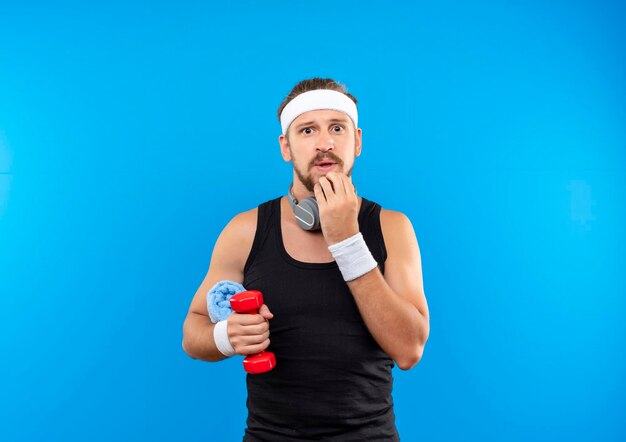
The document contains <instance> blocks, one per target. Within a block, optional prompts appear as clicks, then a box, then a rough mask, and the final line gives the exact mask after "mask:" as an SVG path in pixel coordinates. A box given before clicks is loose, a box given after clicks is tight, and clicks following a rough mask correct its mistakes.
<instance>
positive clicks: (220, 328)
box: [213, 319, 235, 356]
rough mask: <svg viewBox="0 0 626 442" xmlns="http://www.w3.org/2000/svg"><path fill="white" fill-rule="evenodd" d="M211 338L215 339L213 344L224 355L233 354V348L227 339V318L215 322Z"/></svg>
mask: <svg viewBox="0 0 626 442" xmlns="http://www.w3.org/2000/svg"><path fill="white" fill-rule="evenodd" d="M213 339H214V340H215V346H216V347H217V349H218V350H219V351H220V353H222V354H223V355H224V356H233V355H234V354H235V349H234V348H233V346H232V344H231V343H230V339H228V320H227V319H224V320H222V321H219V322H218V323H217V324H215V328H213Z"/></svg>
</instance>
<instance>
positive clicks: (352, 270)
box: [328, 232, 378, 282]
mask: <svg viewBox="0 0 626 442" xmlns="http://www.w3.org/2000/svg"><path fill="white" fill-rule="evenodd" d="M328 250H330V253H332V255H333V258H335V261H337V265H338V266H339V270H341V274H342V275H343V279H344V281H346V282H347V281H352V280H353V279H356V278H358V277H359V276H363V275H365V274H366V273H367V272H369V271H370V270H372V269H373V268H375V267H376V266H377V265H378V263H377V262H376V260H375V259H374V257H373V256H372V252H370V249H368V248H367V244H365V240H364V239H363V234H362V233H361V232H358V233H355V234H354V235H353V236H351V237H350V238H346V239H344V240H343V241H340V242H338V243H337V244H333V245H330V246H328Z"/></svg>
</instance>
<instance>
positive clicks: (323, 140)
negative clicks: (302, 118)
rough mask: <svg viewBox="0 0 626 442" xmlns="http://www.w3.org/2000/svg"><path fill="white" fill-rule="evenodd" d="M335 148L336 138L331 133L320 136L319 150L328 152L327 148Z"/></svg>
mask: <svg viewBox="0 0 626 442" xmlns="http://www.w3.org/2000/svg"><path fill="white" fill-rule="evenodd" d="M334 148H335V140H333V137H332V136H331V134H322V135H320V137H319V138H318V142H317V150H321V151H322V152H326V151H327V150H332V149H334Z"/></svg>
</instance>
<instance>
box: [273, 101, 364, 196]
mask: <svg viewBox="0 0 626 442" xmlns="http://www.w3.org/2000/svg"><path fill="white" fill-rule="evenodd" d="M287 137H288V138H287ZM287 137H285V136H283V135H281V136H280V137H279V139H278V140H279V143H280V147H281V153H282V155H283V158H284V159H285V161H291V162H292V163H293V168H294V171H295V173H296V175H297V176H298V179H299V180H300V181H301V182H302V184H304V186H305V187H306V189H307V190H308V191H309V192H313V187H314V186H315V184H317V182H318V181H319V179H320V177H322V176H325V175H326V174H327V173H328V172H330V171H333V172H342V173H344V174H346V175H347V176H351V175H352V169H353V167H354V159H355V158H356V157H358V156H359V155H360V154H361V129H356V130H355V128H354V124H353V123H352V120H351V119H350V117H348V116H347V115H346V114H344V113H343V112H339V111H334V110H315V111H309V112H305V113H303V114H302V115H300V116H298V118H296V119H295V120H294V121H293V122H292V123H291V125H290V126H289V129H288V130H287Z"/></svg>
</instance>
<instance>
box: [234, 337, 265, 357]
mask: <svg viewBox="0 0 626 442" xmlns="http://www.w3.org/2000/svg"><path fill="white" fill-rule="evenodd" d="M269 345H270V340H269V339H266V340H265V341H264V342H263V343H261V344H256V345H246V346H241V347H239V348H237V347H235V351H236V352H237V353H238V354H240V355H244V356H247V355H254V354H257V353H261V352H262V351H263V350H265V349H266V348H267V347H269Z"/></svg>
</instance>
